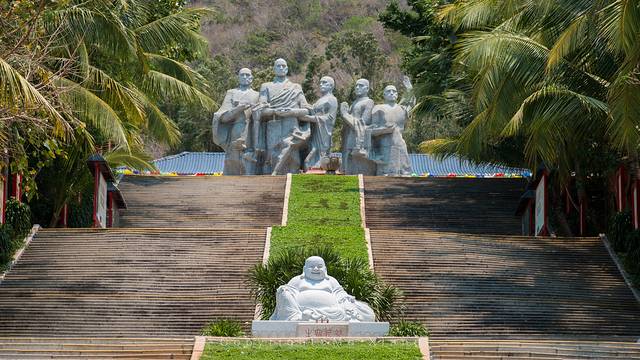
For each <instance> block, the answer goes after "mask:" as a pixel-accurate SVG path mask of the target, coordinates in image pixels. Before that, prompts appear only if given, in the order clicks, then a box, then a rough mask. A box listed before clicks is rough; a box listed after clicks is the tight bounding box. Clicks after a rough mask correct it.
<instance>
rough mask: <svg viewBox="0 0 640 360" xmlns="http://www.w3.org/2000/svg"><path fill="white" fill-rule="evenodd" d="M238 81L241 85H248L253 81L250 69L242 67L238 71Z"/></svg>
mask: <svg viewBox="0 0 640 360" xmlns="http://www.w3.org/2000/svg"><path fill="white" fill-rule="evenodd" d="M238 82H239V83H240V85H241V86H249V85H251V83H252V82H253V74H252V73H251V70H249V69H247V68H242V69H240V71H238Z"/></svg>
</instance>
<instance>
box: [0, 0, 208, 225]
mask: <svg viewBox="0 0 640 360" xmlns="http://www.w3.org/2000/svg"><path fill="white" fill-rule="evenodd" d="M154 5H157V4H156V3H153V2H148V1H141V0H125V1H119V2H116V3H112V2H110V1H100V0H91V1H79V0H66V1H62V2H53V1H51V2H50V1H46V0H41V1H20V2H14V3H11V4H8V5H3V6H2V7H0V26H2V27H3V29H7V30H8V31H6V32H3V33H2V34H0V117H1V118H2V119H3V121H2V122H1V123H0V146H3V147H4V148H5V149H7V152H8V153H10V155H11V159H12V160H11V161H12V165H11V166H12V168H13V170H14V171H20V172H22V173H23V174H24V175H25V176H26V177H27V184H28V186H27V190H28V192H29V194H30V195H33V194H34V193H35V188H36V185H37V184H36V182H34V181H33V179H34V178H35V176H36V175H37V174H38V171H40V170H41V169H43V168H44V167H45V166H52V167H54V168H56V169H57V170H59V171H54V172H53V173H55V174H56V175H57V176H58V177H60V181H59V183H58V184H56V186H54V187H53V192H54V193H55V196H54V195H52V196H51V199H50V200H51V202H52V204H53V209H54V211H53V214H54V215H53V217H54V218H55V217H56V216H57V213H58V212H59V210H60V208H61V207H62V205H63V204H64V202H66V201H67V200H68V198H69V197H70V196H71V194H70V192H69V190H70V189H73V188H74V185H73V184H72V183H71V182H73V181H74V179H77V178H80V176H79V174H80V172H82V171H86V170H85V166H86V165H85V164H84V161H85V159H86V157H87V156H88V154H90V153H91V152H95V151H101V152H103V153H105V155H106V157H107V159H112V160H113V163H114V164H135V166H137V167H140V165H143V166H145V167H149V166H150V165H149V164H148V162H147V161H146V160H148V157H147V156H145V155H143V153H144V144H145V139H146V138H152V139H154V140H155V141H159V142H162V143H165V144H167V145H175V144H177V143H178V142H179V139H180V132H179V131H178V128H177V126H176V124H175V123H174V122H173V121H172V120H171V119H170V118H169V117H168V116H167V115H166V114H165V113H164V112H162V110H161V109H160V107H159V104H161V103H164V102H168V101H176V102H180V103H183V104H185V105H187V106H195V107H198V108H201V109H203V110H205V111H206V110H208V109H212V108H214V107H215V102H214V101H213V100H212V99H211V98H210V97H208V96H206V95H205V91H206V90H207V84H206V81H205V80H204V78H203V77H202V76H201V75H200V74H198V73H197V72H195V71H194V70H192V69H191V68H190V67H189V66H187V65H185V64H184V63H182V62H180V61H179V60H178V59H177V57H175V56H173V55H171V54H172V50H173V49H175V45H176V44H180V49H182V51H181V52H180V53H181V54H182V55H181V56H185V57H186V56H194V55H193V54H205V53H206V52H207V44H206V41H205V39H204V38H203V37H202V36H201V35H200V34H199V32H198V27H199V22H200V19H201V17H203V16H208V15H210V14H211V12H210V11H209V10H203V9H192V8H190V9H180V10H175V11H174V10H171V11H169V12H168V13H167V14H166V15H164V16H163V15H161V14H159V13H158V12H157V11H156V10H157V8H156V7H155V6H154ZM185 54H190V55H185ZM172 56H173V57H172ZM54 160H55V161H54ZM41 183H42V182H41ZM61 194H62V195H61ZM52 223H55V221H53V220H52Z"/></svg>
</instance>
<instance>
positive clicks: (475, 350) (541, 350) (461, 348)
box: [430, 339, 640, 360]
mask: <svg viewBox="0 0 640 360" xmlns="http://www.w3.org/2000/svg"><path fill="white" fill-rule="evenodd" d="M430 350H431V359H432V360H444V359H483V360H499V359H528V360H550V359H556V360H565V359H599V360H600V359H601V360H606V359H640V344H637V343H632V342H613V341H609V342H607V341H597V340H596V341H584V340H583V341H573V340H515V339H514V340H431V341H430Z"/></svg>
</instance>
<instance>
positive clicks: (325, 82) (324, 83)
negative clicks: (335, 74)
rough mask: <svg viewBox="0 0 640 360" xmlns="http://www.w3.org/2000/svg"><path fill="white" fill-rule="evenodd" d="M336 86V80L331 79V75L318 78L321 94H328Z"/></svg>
mask: <svg viewBox="0 0 640 360" xmlns="http://www.w3.org/2000/svg"><path fill="white" fill-rule="evenodd" d="M335 87H336V82H335V80H333V78H332V77H331V76H323V77H322V79H320V92H321V93H323V94H328V93H331V92H333V89H334V88H335Z"/></svg>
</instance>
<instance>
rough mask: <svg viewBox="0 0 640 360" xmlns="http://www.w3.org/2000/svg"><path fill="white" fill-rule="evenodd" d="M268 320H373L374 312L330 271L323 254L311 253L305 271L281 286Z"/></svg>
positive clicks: (305, 264)
mask: <svg viewBox="0 0 640 360" xmlns="http://www.w3.org/2000/svg"><path fill="white" fill-rule="evenodd" d="M269 320H287V321H366V322H372V321H375V314H374V312H373V310H372V309H371V307H369V305H367V304H365V303H364V302H361V301H357V300H356V299H355V298H354V297H353V296H351V295H349V294H347V292H346V291H345V290H344V289H343V288H342V286H340V284H339V283H338V281H337V280H336V279H335V278H333V277H331V276H329V275H328V274H327V268H326V266H325V263H324V260H323V259H322V258H321V257H319V256H312V257H310V258H308V259H307V260H306V261H305V263H304V269H303V274H302V275H299V276H296V277H294V278H293V279H291V281H289V283H288V284H286V285H282V286H280V287H279V288H278V292H277V294H276V309H275V311H274V312H273V314H272V315H271V317H270V318H269Z"/></svg>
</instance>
